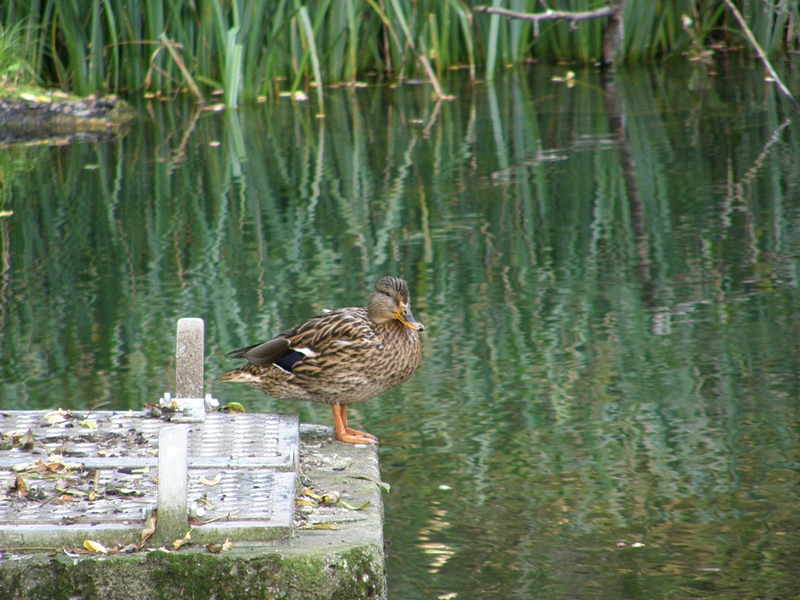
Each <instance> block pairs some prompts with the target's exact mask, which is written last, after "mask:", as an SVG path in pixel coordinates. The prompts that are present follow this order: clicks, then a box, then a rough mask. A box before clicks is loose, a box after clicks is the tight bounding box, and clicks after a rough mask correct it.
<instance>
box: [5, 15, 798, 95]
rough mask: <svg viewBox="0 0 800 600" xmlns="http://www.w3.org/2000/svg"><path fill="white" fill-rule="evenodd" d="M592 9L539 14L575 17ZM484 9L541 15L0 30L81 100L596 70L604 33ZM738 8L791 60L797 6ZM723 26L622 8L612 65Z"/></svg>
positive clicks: (598, 27)
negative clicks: (517, 68) (543, 69)
mask: <svg viewBox="0 0 800 600" xmlns="http://www.w3.org/2000/svg"><path fill="white" fill-rule="evenodd" d="M604 1H605V0H553V1H551V2H549V6H550V7H551V8H553V9H555V10H572V11H584V10H590V9H594V8H598V7H599V6H602V5H603V4H604ZM483 4H491V5H492V6H494V7H503V8H507V9H510V10H514V11H518V12H537V11H539V12H540V11H541V10H542V5H541V2H539V0H492V2H491V3H490V2H488V0H337V1H332V0H269V1H265V0H228V1H223V0H196V1H193V2H192V1H187V0H169V1H157V0H156V1H152V2H142V3H133V2H128V1H126V0H91V1H86V2H58V1H56V0H21V1H17V0H10V1H9V2H8V3H6V6H5V7H4V8H3V9H0V27H2V31H4V32H8V31H15V30H18V31H24V32H25V34H24V43H23V44H22V46H21V56H20V57H21V58H22V59H23V60H24V61H25V64H28V65H30V66H31V68H32V69H33V71H34V72H36V73H38V74H40V75H41V77H42V79H43V80H44V81H45V82H47V83H49V84H55V85H59V86H62V87H65V88H71V89H73V90H74V91H76V92H78V93H82V94H85V93H90V92H95V91H106V90H109V91H126V90H147V91H152V92H155V93H160V94H172V93H178V92H180V91H181V90H186V89H188V88H189V87H191V85H192V83H191V82H197V83H198V84H200V85H202V86H203V87H204V90H205V92H206V93H208V91H209V90H210V89H220V90H224V93H225V100H226V103H227V104H228V105H229V106H235V105H236V104H238V103H239V101H240V100H244V101H253V100H255V99H257V98H258V97H260V96H268V95H271V94H274V93H275V92H279V91H288V90H290V89H291V90H293V91H294V90H297V89H298V88H299V87H301V86H302V87H306V86H308V85H309V84H310V83H311V82H314V83H315V84H316V85H317V88H318V90H319V91H318V92H317V94H316V95H317V102H320V103H321V102H322V99H323V95H322V92H321V86H322V85H324V84H336V83H351V84H352V83H356V81H357V80H359V79H362V80H363V79H364V78H367V77H379V78H390V79H411V78H423V79H429V78H431V77H436V78H439V77H441V76H442V74H443V73H444V72H445V71H446V70H447V69H450V68H459V67H468V68H469V69H470V73H471V75H472V77H473V78H474V77H476V67H477V66H482V69H481V72H482V74H483V77H484V78H486V79H487V80H491V79H492V78H493V77H494V74H495V73H496V72H497V71H498V70H499V69H502V68H505V67H506V66H507V65H513V64H518V63H521V62H524V61H526V60H530V59H555V60H559V61H572V62H577V63H588V64H591V63H593V62H596V61H598V60H600V59H601V48H602V37H603V31H604V27H605V21H604V20H593V21H583V22H580V23H578V24H576V25H575V26H574V27H573V26H571V25H570V24H569V23H567V22H555V21H544V22H541V23H539V24H538V25H533V24H531V23H530V22H527V21H520V20H515V19H506V18H502V17H498V16H497V15H489V14H484V13H475V12H473V9H474V8H475V7H476V6H478V5H483ZM737 4H738V5H739V6H740V8H741V10H742V13H743V14H744V15H745V17H746V18H747V20H748V23H750V24H751V29H752V30H753V32H754V34H755V35H756V37H757V39H758V41H759V43H760V44H761V47H762V48H764V49H765V50H766V52H767V53H769V54H773V55H774V54H778V53H782V52H786V51H793V50H796V49H798V47H800V7H798V3H797V2H788V1H787V2H778V3H775V5H774V6H773V5H772V4H770V3H767V2H764V1H763V0H739V1H738V3H737ZM685 17H689V19H690V20H691V21H690V22H691V27H692V30H691V31H690V32H689V31H686V30H685V29H684V23H685ZM726 17H727V15H726V12H725V5H724V2H723V1H722V0H674V1H671V2H654V1H652V0H627V2H626V3H625V9H624V14H623V23H624V31H625V32H626V37H625V39H624V42H623V48H622V50H621V52H620V56H621V57H622V59H623V60H627V61H631V62H637V61H648V60H653V59H656V58H659V57H671V56H676V55H679V54H680V53H681V52H683V51H685V50H687V48H689V46H690V44H691V42H692V39H695V40H700V43H701V44H709V43H711V42H714V43H715V44H720V43H724V44H728V45H734V46H735V45H741V44H742V40H741V39H739V38H738V36H737V32H736V27H737V24H736V23H735V22H734V21H732V20H730V19H728V18H726ZM690 34H691V35H690ZM162 36H165V37H162ZM165 39H166V40H168V42H165ZM0 54H2V50H1V49H0ZM0 58H2V57H1V56H0ZM306 91H308V90H306ZM321 108H322V107H321V106H320V109H321Z"/></svg>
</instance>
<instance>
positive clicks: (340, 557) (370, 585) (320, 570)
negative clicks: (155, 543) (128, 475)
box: [0, 428, 386, 600]
mask: <svg viewBox="0 0 800 600" xmlns="http://www.w3.org/2000/svg"><path fill="white" fill-rule="evenodd" d="M330 433H331V432H330V431H329V429H328V428H322V429H321V433H320V434H319V435H309V434H306V435H305V436H304V439H303V440H302V443H301V448H300V454H301V463H302V472H303V473H304V474H305V475H306V476H307V477H308V478H309V481H311V482H313V485H314V486H315V487H317V488H319V490H320V491H321V490H327V491H330V490H336V491H338V492H340V493H341V494H342V498H343V499H347V501H348V502H349V503H350V504H351V505H353V506H362V505H363V506H364V508H363V509H362V510H357V511H356V510H350V509H347V508H344V507H341V506H338V505H332V506H320V507H318V508H315V509H313V510H312V511H311V512H307V513H304V514H303V519H302V523H303V524H304V525H308V526H311V527H309V528H303V527H298V528H296V529H295V532H294V535H293V536H292V539H291V541H290V542H288V543H285V544H282V543H270V542H266V543H250V544H249V545H245V544H244V543H237V542H236V540H234V548H233V549H232V550H230V551H226V552H222V553H221V554H211V553H210V552H208V551H207V550H206V549H205V548H204V547H203V546H202V545H201V544H194V543H192V545H189V546H188V547H184V548H181V549H180V551H178V552H163V551H161V550H152V551H149V552H148V551H145V552H138V553H134V554H114V555H108V556H102V557H98V556H96V555H92V556H81V557H73V556H69V555H67V554H66V553H64V552H59V553H58V554H56V555H48V554H45V553H44V552H30V553H20V554H13V553H11V552H6V553H5V554H4V555H3V556H2V558H0V600H6V599H8V600H34V599H35V600H44V599H46V600H79V599H80V600H117V599H119V600H175V599H179V598H188V599H197V600H211V599H213V600H234V599H236V600H241V599H243V598H247V599H248V600H250V599H253V600H255V599H269V600H273V599H275V600H278V599H281V600H283V599H285V600H329V599H330V600H360V599H369V600H384V599H385V598H386V576H385V573H384V555H383V503H382V498H381V491H380V487H379V486H378V485H377V484H376V483H375V481H378V480H379V479H380V470H379V468H378V457H377V452H376V450H375V448H372V447H363V446H361V447H358V446H352V445H350V444H342V443H340V442H335V441H331V440H330ZM364 477H366V479H365V478H364ZM314 524H321V525H324V526H326V528H321V529H317V528H314V527H313V525H314ZM220 541H221V540H220Z"/></svg>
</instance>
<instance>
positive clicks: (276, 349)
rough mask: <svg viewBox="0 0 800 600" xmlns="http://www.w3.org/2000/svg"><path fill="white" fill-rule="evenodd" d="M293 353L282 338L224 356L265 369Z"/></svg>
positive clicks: (287, 342)
mask: <svg viewBox="0 0 800 600" xmlns="http://www.w3.org/2000/svg"><path fill="white" fill-rule="evenodd" d="M293 353H294V352H293V351H292V350H290V349H289V341H288V340H287V339H286V338H284V337H280V336H279V337H276V338H272V339H271V340H269V341H268V342H264V343H263V344H256V345H254V346H247V347H245V348H239V349H238V350H234V351H232V352H228V353H227V354H226V355H225V356H230V357H232V358H245V359H247V361H248V362H251V363H253V364H254V365H260V366H262V367H265V366H267V365H271V364H273V363H275V362H277V361H279V360H281V359H283V358H285V357H286V356H288V355H289V354H293Z"/></svg>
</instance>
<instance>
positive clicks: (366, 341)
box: [220, 277, 424, 443]
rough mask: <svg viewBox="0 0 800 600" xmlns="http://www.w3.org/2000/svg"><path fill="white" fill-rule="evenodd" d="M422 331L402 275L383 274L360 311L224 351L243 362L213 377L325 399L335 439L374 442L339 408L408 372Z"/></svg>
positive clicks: (331, 314) (329, 315)
mask: <svg viewBox="0 0 800 600" xmlns="http://www.w3.org/2000/svg"><path fill="white" fill-rule="evenodd" d="M422 329H424V328H423V326H422V324H420V323H418V322H417V321H416V320H415V319H414V316H413V315H412V314H411V307H410V298H409V293H408V286H407V285H406V283H405V281H403V280H402V279H397V278H395V277H384V278H383V279H381V280H380V281H378V283H376V284H375V289H374V290H373V291H372V293H371V294H370V296H369V301H368V303H367V308H366V309H364V308H340V309H337V310H332V311H327V312H324V313H322V314H320V315H317V316H315V317H313V318H311V319H309V320H308V321H306V322H305V323H303V324H302V325H299V326H297V327H293V328H292V329H289V330H287V331H284V332H283V333H281V334H280V335H278V336H276V337H275V338H273V339H271V340H269V341H267V342H264V343H263V344H257V345H255V346H248V347H246V348H240V349H239V350H234V351H233V352H230V353H229V356H234V357H236V358H245V359H247V361H248V362H247V364H246V365H244V366H243V367H242V368H240V369H235V370H233V371H229V372H228V373H225V374H224V375H222V377H220V381H235V382H241V383H246V384H247V385H250V386H252V387H255V388H258V389H260V390H261V391H262V392H264V393H265V394H267V395H269V396H272V397H273V398H280V399H284V400H310V401H312V402H324V403H326V404H330V405H331V406H332V408H333V415H334V425H335V430H336V438H337V439H340V440H342V441H345V442H349V443H373V442H376V441H377V438H375V437H374V436H372V435H370V434H368V433H364V432H360V431H355V430H353V429H350V428H349V427H348V426H347V413H346V406H347V405H348V404H353V403H355V402H364V401H366V400H369V399H371V398H374V397H375V396H377V395H378V394H380V393H382V392H385V391H386V390H388V389H390V388H393V387H395V386H396V385H399V384H401V383H403V382H404V381H406V380H407V379H408V378H409V377H411V375H412V374H413V373H414V371H415V370H416V369H417V367H418V366H419V361H420V357H421V354H422V348H421V346H420V341H419V335H418V331H421V330H422Z"/></svg>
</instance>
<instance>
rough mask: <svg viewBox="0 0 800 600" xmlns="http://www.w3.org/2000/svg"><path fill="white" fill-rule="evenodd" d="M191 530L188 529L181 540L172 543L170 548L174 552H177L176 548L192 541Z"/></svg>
mask: <svg viewBox="0 0 800 600" xmlns="http://www.w3.org/2000/svg"><path fill="white" fill-rule="evenodd" d="M192 529H193V528H190V529H189V531H187V532H186V535H185V536H183V538H181V539H179V540H175V541H174V542H172V547H173V548H175V550H177V549H178V548H180V547H181V546H183V545H184V544H185V543H186V542H188V541H189V540H191V539H192Z"/></svg>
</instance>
